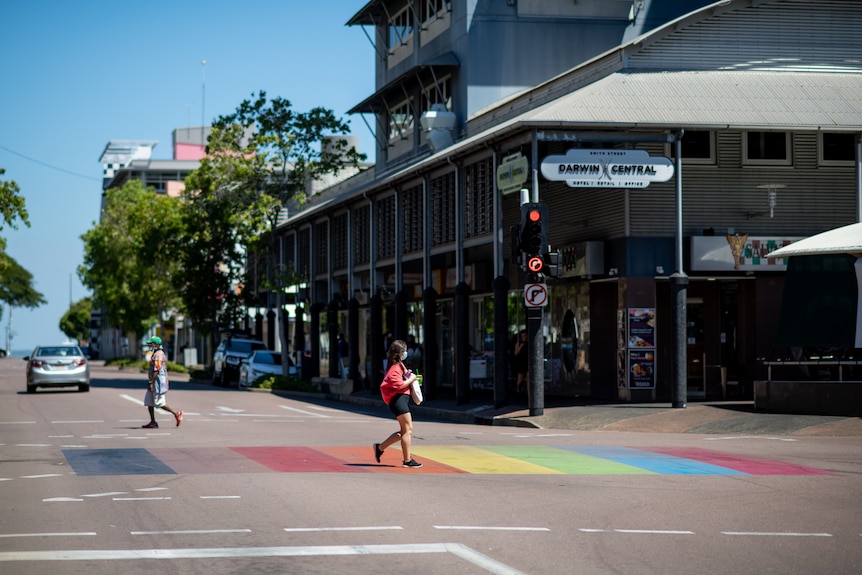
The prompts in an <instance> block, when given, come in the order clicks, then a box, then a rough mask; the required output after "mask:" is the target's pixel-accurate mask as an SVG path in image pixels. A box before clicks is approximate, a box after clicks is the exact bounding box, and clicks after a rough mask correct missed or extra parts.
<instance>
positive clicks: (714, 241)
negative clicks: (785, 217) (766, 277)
mask: <svg viewBox="0 0 862 575" xmlns="http://www.w3.org/2000/svg"><path fill="white" fill-rule="evenodd" d="M798 239H800V238H799V237H798V236H788V237H777V236H750V235H748V234H742V235H740V234H738V233H734V234H733V235H730V234H727V235H723V236H722V235H715V236H694V237H692V238H691V269H692V271H705V272H712V271H757V270H764V271H783V270H786V269H787V258H770V257H768V256H769V254H770V253H772V252H774V251H775V250H777V249H778V248H781V247H784V246H786V245H789V244H790V243H792V242H794V241H796V240H798Z"/></svg>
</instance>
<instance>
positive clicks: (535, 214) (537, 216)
mask: <svg viewBox="0 0 862 575" xmlns="http://www.w3.org/2000/svg"><path fill="white" fill-rule="evenodd" d="M527 217H528V218H530V221H531V222H538V221H539V220H541V219H542V212H540V211H539V210H530V213H529V214H528V215H527Z"/></svg>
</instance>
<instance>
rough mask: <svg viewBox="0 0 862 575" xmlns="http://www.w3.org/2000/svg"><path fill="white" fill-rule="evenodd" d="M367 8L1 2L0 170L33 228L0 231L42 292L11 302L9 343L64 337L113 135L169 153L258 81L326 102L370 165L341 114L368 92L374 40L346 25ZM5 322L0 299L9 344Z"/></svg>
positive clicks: (366, 140) (284, 1)
mask: <svg viewBox="0 0 862 575" xmlns="http://www.w3.org/2000/svg"><path fill="white" fill-rule="evenodd" d="M365 4H366V1H365V0H325V1H320V2H306V1H300V0H246V1H245V2H241V3H240V2H227V1H225V0H208V1H205V0H180V1H172V2H168V1H164V0H152V1H150V2H145V3H134V2H133V3H128V2H126V3H123V2H108V1H104V0H84V1H82V2H65V1H61V0H54V1H40V0H31V1H27V2H24V1H22V0H10V1H6V2H0V22H3V34H0V85H2V89H0V167H3V168H5V169H6V174H4V176H2V178H3V179H5V180H15V181H16V182H17V183H18V185H19V186H20V188H21V195H22V196H23V197H24V199H25V200H26V204H27V210H28V211H29V219H30V223H31V227H30V228H26V227H24V226H19V229H18V230H14V229H12V228H9V227H4V229H3V230H2V231H0V235H2V236H3V237H5V238H6V240H7V252H8V253H9V255H11V256H12V257H13V258H15V259H16V260H17V261H18V263H19V264H21V265H22V266H23V267H24V268H25V269H27V270H28V271H30V273H32V274H33V276H34V284H35V288H36V289H37V290H38V291H40V292H41V293H42V294H44V296H45V298H46V299H47V300H48V304H47V305H44V306H41V307H39V308H37V309H35V310H26V309H15V310H14V311H13V313H12V321H11V331H12V333H13V338H12V341H11V342H10V345H9V347H11V348H12V349H13V350H30V349H32V348H33V347H34V346H36V345H39V344H42V343H57V342H60V341H62V340H64V339H65V336H64V335H63V333H62V332H61V331H60V328H59V323H60V318H61V317H62V316H63V314H64V313H65V312H66V311H67V310H68V309H69V304H70V301H77V300H79V299H82V298H84V297H86V296H88V295H90V294H89V292H88V291H87V290H86V289H85V288H84V287H83V286H82V285H81V283H80V280H79V279H78V276H77V273H76V269H77V267H78V266H79V265H80V264H81V263H82V256H83V242H82V241H81V239H80V238H81V235H82V234H84V233H85V232H86V231H87V230H89V229H90V228H92V227H93V225H95V223H96V222H97V221H98V218H99V205H100V201H101V174H102V166H101V164H100V163H99V157H100V156H101V153H102V151H103V150H104V148H105V145H106V144H107V143H108V142H109V141H110V140H156V141H158V142H159V144H158V146H156V148H155V150H154V153H153V157H154V158H155V159H167V158H170V157H171V134H172V131H173V130H174V129H175V128H180V127H184V126H189V125H192V126H199V125H200V124H201V120H202V117H203V118H205V119H206V123H207V124H209V123H210V122H211V121H212V119H213V118H215V117H216V116H219V115H223V114H228V113H230V112H233V111H234V110H235V109H236V107H237V105H238V104H239V103H240V102H241V101H242V100H243V99H247V98H250V97H251V95H252V93H257V92H258V91H259V90H265V91H266V92H267V95H268V96H269V97H275V96H281V97H283V98H287V99H288V100H290V101H291V103H292V104H293V108H294V109H295V110H297V111H299V112H305V111H308V110H309V109H311V108H313V107H316V106H323V107H325V108H329V109H331V110H333V111H334V112H335V113H336V114H337V115H339V116H342V117H345V118H346V119H348V120H349V121H350V126H351V131H352V133H353V134H354V135H357V136H359V138H360V151H361V152H364V153H366V154H368V156H369V159H370V160H373V156H374V152H373V136H372V134H371V133H370V132H369V130H368V128H367V127H366V125H365V123H364V122H363V121H362V118H361V117H359V116H350V117H348V116H346V112H347V110H349V109H350V108H352V107H353V106H354V105H356V104H358V103H359V102H361V101H362V100H363V99H365V98H366V97H367V96H369V95H370V94H371V93H372V92H373V90H374V48H373V46H372V45H371V43H370V41H369V40H368V38H367V36H366V35H365V33H364V32H363V30H362V28H360V27H356V26H353V27H347V26H345V23H346V22H347V21H348V20H349V19H350V18H351V17H352V16H353V15H354V14H355V13H356V12H357V11H358V10H359V9H360V8H362V6H364V5H365ZM202 60H206V66H203V65H202V64H201V61H202ZM146 296H147V294H141V297H146ZM9 318H10V314H9V309H8V307H6V306H4V308H3V316H2V320H0V347H4V348H5V347H6V345H7V328H8V327H9V325H10V323H9Z"/></svg>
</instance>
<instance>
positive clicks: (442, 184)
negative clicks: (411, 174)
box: [429, 172, 456, 246]
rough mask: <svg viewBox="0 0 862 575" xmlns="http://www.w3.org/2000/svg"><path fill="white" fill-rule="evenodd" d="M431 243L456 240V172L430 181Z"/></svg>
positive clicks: (436, 244)
mask: <svg viewBox="0 0 862 575" xmlns="http://www.w3.org/2000/svg"><path fill="white" fill-rule="evenodd" d="M429 185H430V188H431V245H432V246H440V245H444V244H450V243H453V242H454V241H455V209H456V206H455V174H454V172H453V173H449V174H446V175H445V176H441V177H439V178H434V179H433V180H431V182H430V184H429Z"/></svg>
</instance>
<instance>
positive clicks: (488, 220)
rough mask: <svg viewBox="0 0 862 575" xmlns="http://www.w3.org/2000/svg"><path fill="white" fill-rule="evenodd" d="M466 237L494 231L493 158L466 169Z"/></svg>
mask: <svg viewBox="0 0 862 575" xmlns="http://www.w3.org/2000/svg"><path fill="white" fill-rule="evenodd" d="M464 175H465V182H466V194H465V202H464V204H465V205H464V237H465V238H471V237H475V236H483V235H486V234H490V233H492V232H493V231H494V177H493V176H494V165H493V159H492V158H487V159H485V160H482V161H479V162H476V163H475V164H471V165H470V166H467V168H466V169H465V170H464Z"/></svg>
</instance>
